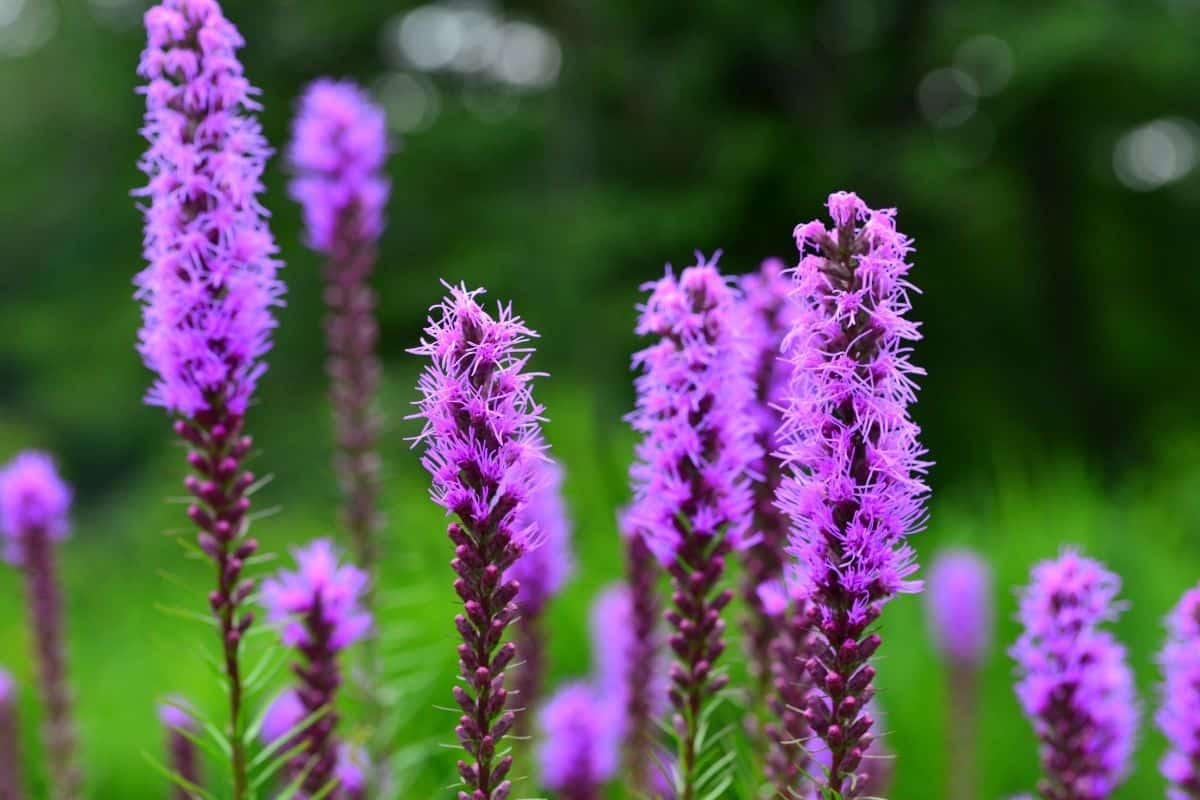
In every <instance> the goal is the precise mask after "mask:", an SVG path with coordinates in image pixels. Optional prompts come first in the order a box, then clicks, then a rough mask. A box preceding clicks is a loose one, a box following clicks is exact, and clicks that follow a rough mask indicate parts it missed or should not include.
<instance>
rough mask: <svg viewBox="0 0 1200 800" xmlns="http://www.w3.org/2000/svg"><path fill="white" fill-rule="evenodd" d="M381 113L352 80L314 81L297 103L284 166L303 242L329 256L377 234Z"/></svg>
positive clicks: (381, 196) (383, 181)
mask: <svg viewBox="0 0 1200 800" xmlns="http://www.w3.org/2000/svg"><path fill="white" fill-rule="evenodd" d="M387 155H388V141H387V121H386V119H385V118H384V114H383V109H381V108H380V107H379V106H377V105H376V104H375V103H374V102H373V101H372V100H371V98H370V97H369V96H368V95H367V93H366V92H364V91H363V90H362V89H361V88H359V87H358V86H357V85H356V84H355V83H354V82H353V81H335V80H332V79H330V78H319V79H317V80H315V81H313V82H312V83H311V84H309V86H308V88H307V89H306V90H305V92H304V96H303V97H302V98H301V99H300V107H299V109H298V110H297V113H296V119H295V121H294V122H293V124H292V146H291V149H290V150H289V151H288V160H289V161H290V162H291V165H292V168H293V169H294V170H295V171H296V174H297V177H296V179H295V180H294V181H293V182H292V186H291V192H292V196H293V197H294V198H295V199H296V200H297V201H298V202H299V203H300V204H301V206H303V208H304V222H305V226H306V227H307V229H308V237H309V244H310V245H311V246H312V248H313V249H314V250H317V251H320V252H322V253H326V254H328V255H333V254H335V253H336V251H337V250H338V248H339V247H346V246H348V245H349V246H351V247H353V246H357V245H361V244H362V243H364V242H372V241H374V240H376V239H378V238H379V235H380V234H381V233H382V232H383V208H384V206H385V205H386V204H387V198H388V189H389V187H388V181H387V178H385V177H384V176H383V165H384V161H386V160H387Z"/></svg>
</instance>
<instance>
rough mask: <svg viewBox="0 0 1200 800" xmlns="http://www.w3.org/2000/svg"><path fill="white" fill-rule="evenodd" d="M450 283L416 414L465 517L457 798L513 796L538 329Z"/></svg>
mask: <svg viewBox="0 0 1200 800" xmlns="http://www.w3.org/2000/svg"><path fill="white" fill-rule="evenodd" d="M448 288H449V289H450V295H449V297H447V298H446V299H445V300H444V301H443V302H442V303H441V304H439V305H438V306H435V307H434V309H433V313H432V314H431V316H430V320H429V325H428V327H426V329H425V334H426V335H425V338H424V339H423V340H422V343H421V346H420V347H418V348H416V349H414V350H413V352H414V353H416V354H418V355H422V356H425V357H427V358H428V359H429V364H428V365H427V366H426V367H425V371H424V373H423V374H422V376H421V379H420V383H419V385H418V389H419V391H420V393H421V399H420V400H419V401H418V403H417V405H418V408H419V412H418V413H417V414H416V415H415V416H416V417H418V418H420V419H422V420H423V421H424V428H423V429H422V431H421V433H420V435H419V436H417V437H416V440H415V443H416V444H420V445H422V446H423V447H424V448H425V453H424V455H423V456H422V458H421V463H422V464H423V465H424V466H425V468H426V469H427V470H428V471H429V473H430V475H431V476H432V477H433V488H432V496H433V499H434V501H435V502H437V503H438V504H439V505H441V506H442V507H443V508H445V509H446V511H447V512H448V513H451V514H454V515H456V516H457V517H458V522H454V523H451V524H450V526H449V529H448V531H447V532H448V535H449V537H450V540H451V541H452V542H453V543H454V548H455V550H454V560H453V561H451V567H452V569H453V570H454V572H455V574H456V575H457V576H458V578H457V579H456V580H455V582H454V589H455V591H456V592H457V593H458V596H459V597H460V598H462V601H463V612H464V613H462V614H459V615H458V616H457V617H455V620H454V622H455V626H456V627H457V629H458V632H459V635H460V636H461V637H462V640H463V643H462V644H461V645H460V646H459V649H458V654H459V669H460V672H461V675H462V678H463V682H464V685H463V686H455V688H454V699H455V701H456V702H457V703H458V705H459V707H460V708H461V709H462V712H463V714H462V716H461V717H460V718H459V724H458V725H457V727H456V728H455V734H456V735H457V737H458V740H459V742H460V743H462V746H463V749H464V750H465V751H466V752H467V754H468V755H469V756H470V761H459V762H458V772H459V776H460V777H461V778H462V783H463V789H462V790H461V791H459V793H458V797H459V800H504V798H506V797H508V795H509V793H510V792H511V791H512V781H510V780H508V778H507V775H508V772H509V770H510V769H511V768H512V756H511V755H507V754H506V755H500V754H501V753H503V749H502V740H503V738H504V736H505V735H506V734H507V733H508V731H509V730H511V729H512V726H513V723H514V721H515V713H514V711H512V710H506V709H505V706H506V705H507V702H508V690H507V689H505V687H504V670H505V668H506V667H508V665H509V664H511V663H512V660H513V657H514V656H515V655H516V651H517V649H516V645H514V644H513V643H512V642H506V643H504V644H501V640H502V637H503V634H504V631H505V629H506V628H507V627H508V625H509V623H511V622H512V621H513V619H515V618H516V617H517V615H518V614H519V611H518V609H517V604H516V598H517V594H518V592H519V591H520V586H519V585H518V584H517V582H516V581H515V580H512V579H505V577H504V575H505V573H506V572H507V571H508V570H509V569H511V568H512V566H513V565H514V564H515V563H516V561H517V559H519V558H520V557H521V556H522V555H524V554H525V553H526V552H527V551H529V550H530V549H532V547H534V546H536V544H537V543H538V541H539V539H540V534H539V533H538V531H537V529H536V527H535V526H534V525H533V524H532V523H530V522H528V521H527V520H526V517H525V506H526V505H527V504H528V503H529V502H530V500H531V498H532V497H533V496H534V494H536V492H537V491H538V487H539V479H540V474H541V469H540V467H539V464H540V462H541V461H542V460H543V459H544V458H545V456H544V455H543V453H542V450H543V449H544V445H543V443H542V436H541V427H540V418H541V413H542V407H541V406H539V405H538V404H537V403H535V402H534V400H533V394H532V389H533V378H534V377H535V373H532V372H529V371H527V369H526V363H527V361H528V359H529V355H530V353H531V350H532V348H531V347H530V346H529V340H530V339H531V338H533V337H534V336H535V334H534V333H533V331H531V330H530V329H529V328H527V327H525V324H524V322H522V321H521V319H520V318H519V317H516V316H514V315H513V313H512V311H511V309H510V308H508V307H505V306H501V307H500V308H499V309H498V311H497V314H496V316H494V317H493V316H492V315H490V314H488V313H487V312H486V311H484V309H483V308H482V307H481V306H480V305H479V303H478V302H477V301H476V297H477V295H479V294H480V291H481V290H476V291H474V292H468V291H467V290H466V289H465V288H464V287H448Z"/></svg>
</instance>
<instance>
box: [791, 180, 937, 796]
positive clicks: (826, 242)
mask: <svg viewBox="0 0 1200 800" xmlns="http://www.w3.org/2000/svg"><path fill="white" fill-rule="evenodd" d="M829 213H830V216H831V217H832V218H833V227H832V228H826V226H825V224H824V223H822V222H820V221H817V220H814V221H813V222H809V223H807V224H803V225H799V226H797V227H796V230H795V236H796V246H797V249H798V250H799V251H800V261H799V264H798V265H797V266H796V268H795V270H794V271H793V272H794V281H795V297H796V299H797V301H798V303H799V305H800V310H799V318H798V320H797V321H796V325H795V327H794V328H793V330H792V332H791V333H790V334H789V335H788V337H787V340H786V341H785V343H784V352H785V355H786V357H787V359H788V361H789V363H790V364H791V366H792V370H793V373H792V377H791V381H792V382H791V388H790V389H789V397H788V405H787V409H786V410H785V413H784V424H783V428H782V429H781V430H780V439H781V441H782V447H781V455H782V457H783V459H784V460H785V462H786V463H787V465H788V467H789V473H790V474H789V475H788V477H787V478H786V479H785V481H784V483H783V485H782V486H781V487H780V491H779V506H780V508H781V509H782V510H784V511H785V512H786V513H787V514H788V516H789V517H790V518H791V520H792V533H791V547H790V552H791V553H792V554H793V555H794V556H795V558H796V560H797V563H798V571H799V580H800V581H801V582H802V583H803V584H804V586H805V592H806V595H807V596H808V599H809V602H810V603H812V605H813V609H814V623H815V626H816V629H817V631H818V632H819V633H820V636H821V642H820V644H819V646H818V647H817V652H816V653H815V654H814V656H813V657H812V658H811V659H810V664H811V667H810V672H811V673H812V676H811V677H812V678H813V680H814V682H815V691H814V692H811V693H810V696H809V702H808V704H807V706H806V709H805V713H806V715H807V716H808V722H809V724H810V726H811V727H812V729H813V731H814V733H815V734H816V736H817V738H819V739H821V740H823V742H824V745H825V746H826V747H828V748H829V751H830V753H831V761H830V768H829V771H828V775H827V776H826V777H824V778H822V780H821V783H820V787H821V789H822V791H825V792H826V793H828V794H831V795H832V796H836V797H839V798H842V800H849V799H850V798H857V797H861V796H862V793H861V787H862V785H863V781H862V780H861V779H860V775H859V772H860V770H861V769H862V766H863V765H862V759H863V755H864V754H865V752H866V745H865V744H864V741H866V740H867V739H869V731H870V730H871V727H872V725H873V720H872V718H871V715H870V714H869V713H868V712H867V710H866V706H867V702H868V701H869V700H870V698H871V697H872V696H873V694H874V687H873V686H872V679H873V676H874V669H873V668H872V667H871V666H870V664H869V663H868V662H869V661H870V659H871V656H872V655H873V654H874V652H875V651H876V649H878V647H879V645H880V642H881V640H880V637H879V635H878V634H877V633H875V632H873V631H872V623H874V622H875V621H876V620H877V619H878V618H879V615H880V613H881V610H882V607H883V605H884V604H885V603H887V602H888V601H889V600H890V599H891V598H892V597H893V596H895V595H896V593H898V592H914V591H918V590H919V589H920V584H919V583H917V582H915V581H912V580H910V579H909V578H910V577H911V575H912V574H913V572H914V571H915V570H916V564H915V556H914V553H913V551H912V549H911V548H910V547H909V546H908V544H907V543H906V539H907V537H908V536H909V535H910V534H912V533H914V532H915V531H917V530H919V529H920V528H921V526H922V524H923V522H924V517H925V510H924V509H925V498H926V495H927V494H928V489H927V488H926V486H925V484H924V482H923V479H922V476H923V474H924V472H925V470H926V468H927V466H928V465H927V463H926V462H925V461H924V460H923V456H924V453H925V451H924V450H923V449H922V447H921V445H920V443H919V442H918V439H917V436H918V433H919V430H918V428H917V426H916V425H915V424H914V423H913V421H912V419H911V418H910V416H909V406H911V405H912V403H913V402H915V400H916V385H915V384H914V382H913V378H914V376H917V375H920V374H922V371H921V370H920V369H919V368H918V367H915V366H913V365H912V364H911V363H910V362H909V349H910V348H909V342H912V341H915V340H916V339H918V338H919V333H918V328H917V324H916V323H914V322H912V321H910V320H908V319H907V316H906V315H907V314H908V312H909V308H910V304H909V297H908V295H909V292H910V291H911V290H912V287H911V286H910V284H909V283H908V280H907V276H908V273H909V270H910V269H911V265H910V264H909V263H908V261H907V258H908V254H909V253H910V252H911V250H912V243H911V242H910V240H909V239H908V238H907V237H905V236H904V235H903V234H901V233H900V232H898V231H897V230H896V221H895V212H894V210H891V209H887V210H882V211H876V210H872V209H870V208H868V207H867V205H866V204H865V203H863V202H862V201H861V200H860V199H859V198H858V197H857V196H856V195H853V194H849V193H845V192H838V193H836V194H833V195H830V197H829Z"/></svg>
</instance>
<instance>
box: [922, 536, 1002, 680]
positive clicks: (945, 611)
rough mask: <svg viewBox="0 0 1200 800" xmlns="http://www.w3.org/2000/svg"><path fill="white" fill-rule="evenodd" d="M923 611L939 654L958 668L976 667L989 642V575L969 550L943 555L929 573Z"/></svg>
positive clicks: (989, 570) (990, 601)
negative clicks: (926, 611) (927, 618)
mask: <svg viewBox="0 0 1200 800" xmlns="http://www.w3.org/2000/svg"><path fill="white" fill-rule="evenodd" d="M927 589H928V591H926V593H925V601H926V608H927V610H928V617H929V623H930V626H931V627H932V629H933V636H934V641H935V642H936V644H937V646H938V650H940V651H941V653H942V654H943V655H944V656H945V657H946V658H947V659H948V660H949V661H951V662H953V663H954V664H956V665H958V666H960V667H977V666H979V665H980V664H981V663H982V661H983V658H984V656H985V655H986V654H987V651H988V648H989V647H990V646H991V642H992V571H991V568H990V567H989V566H988V564H987V562H986V561H984V560H983V559H982V558H980V557H979V556H978V555H976V554H975V553H973V552H971V551H970V550H950V551H947V552H944V553H942V554H941V555H939V556H938V557H937V559H936V560H934V562H933V566H932V567H930V570H929V580H928V582H927Z"/></svg>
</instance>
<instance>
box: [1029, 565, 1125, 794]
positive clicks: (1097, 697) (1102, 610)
mask: <svg viewBox="0 0 1200 800" xmlns="http://www.w3.org/2000/svg"><path fill="white" fill-rule="evenodd" d="M1032 578H1033V580H1032V582H1031V583H1030V585H1029V586H1028V587H1027V588H1026V589H1025V590H1024V592H1023V593H1022V595H1021V602H1020V612H1019V616H1020V620H1021V623H1022V625H1023V626H1024V632H1023V633H1022V635H1021V638H1020V639H1018V640H1017V643H1016V645H1015V646H1014V647H1013V648H1012V656H1013V658H1014V659H1015V660H1016V662H1017V687H1016V690H1017V697H1018V699H1019V700H1020V701H1021V706H1022V708H1023V709H1024V710H1025V713H1026V715H1027V716H1029V718H1030V720H1031V721H1032V722H1033V727H1034V730H1035V731H1036V732H1037V734H1038V738H1039V740H1040V741H1041V755H1042V765H1043V769H1044V772H1045V779H1046V782H1047V791H1050V792H1058V793H1057V794H1052V795H1048V796H1053V797H1060V796H1061V797H1070V798H1082V800H1103V798H1106V797H1108V796H1109V795H1111V794H1112V792H1113V791H1114V790H1115V789H1116V787H1117V786H1118V784H1119V783H1120V782H1121V780H1122V779H1123V778H1124V777H1125V775H1126V774H1127V773H1128V771H1129V762H1130V757H1131V756H1132V754H1133V746H1134V737H1135V734H1136V732H1137V726H1138V718H1139V712H1138V707H1137V702H1136V693H1135V690H1134V685H1133V673H1132V671H1131V670H1130V669H1129V665H1128V663H1127V661H1126V656H1125V648H1124V647H1122V646H1121V645H1120V643H1118V642H1117V640H1116V639H1115V638H1114V637H1113V635H1112V634H1111V633H1110V632H1109V631H1107V630H1104V629H1102V628H1101V627H1100V625H1101V624H1103V623H1106V622H1110V621H1112V620H1114V619H1116V617H1117V615H1118V614H1119V613H1120V611H1121V609H1122V607H1123V606H1122V604H1120V603H1118V602H1117V601H1116V597H1117V594H1118V592H1119V591H1120V588H1121V579H1120V578H1118V577H1117V576H1116V575H1115V574H1114V573H1112V572H1109V571H1108V570H1107V569H1105V568H1104V567H1103V566H1102V565H1101V564H1100V563H1099V562H1096V561H1093V560H1092V559H1089V558H1085V557H1083V556H1081V555H1079V553H1077V552H1075V551H1074V550H1065V551H1064V552H1063V553H1062V554H1061V555H1060V556H1059V557H1058V558H1057V559H1054V560H1051V561H1045V562H1042V563H1040V564H1038V565H1037V566H1036V567H1034V569H1033V575H1032ZM1043 793H1045V792H1043Z"/></svg>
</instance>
